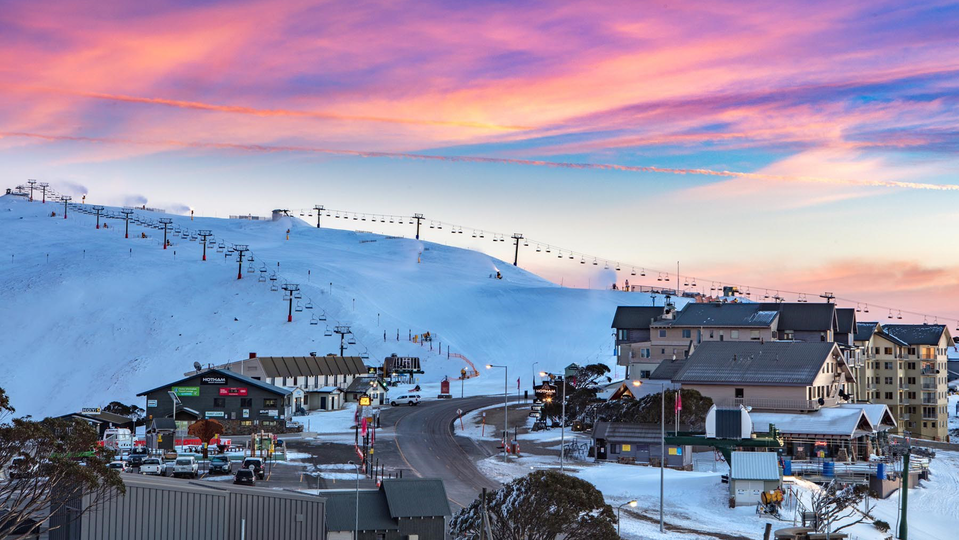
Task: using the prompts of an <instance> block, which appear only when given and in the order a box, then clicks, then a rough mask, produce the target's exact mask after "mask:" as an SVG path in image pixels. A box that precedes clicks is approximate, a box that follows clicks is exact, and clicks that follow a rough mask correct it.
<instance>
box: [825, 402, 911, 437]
mask: <svg viewBox="0 0 959 540" xmlns="http://www.w3.org/2000/svg"><path fill="white" fill-rule="evenodd" d="M839 407H840V408H846V409H862V412H864V413H866V418H868V419H869V423H870V424H872V425H873V427H874V428H876V430H877V431H885V430H886V429H890V428H894V427H896V425H897V424H896V418H895V417H894V416H893V415H892V413H891V412H890V411H889V406H887V405H885V404H883V403H843V404H841V405H839Z"/></svg>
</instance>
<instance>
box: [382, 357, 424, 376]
mask: <svg viewBox="0 0 959 540" xmlns="http://www.w3.org/2000/svg"><path fill="white" fill-rule="evenodd" d="M422 374H423V369H422V368H421V367H420V358H419V357H418V356H397V355H396V353H393V354H391V355H389V356H387V357H386V358H385V359H384V360H383V378H384V379H389V380H391V381H401V380H406V381H409V382H410V383H412V382H413V376H414V375H422Z"/></svg>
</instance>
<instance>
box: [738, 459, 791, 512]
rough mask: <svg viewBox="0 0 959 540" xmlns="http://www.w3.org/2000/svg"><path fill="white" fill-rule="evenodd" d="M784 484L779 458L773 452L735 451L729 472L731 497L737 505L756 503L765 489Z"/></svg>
mask: <svg viewBox="0 0 959 540" xmlns="http://www.w3.org/2000/svg"><path fill="white" fill-rule="evenodd" d="M781 484H782V471H781V470H780V468H779V459H778V456H777V455H776V454H774V453H773V452H733V453H732V463H731V464H730V472H729V497H730V498H731V499H735V502H736V506H742V505H751V504H756V503H758V502H759V500H760V496H761V495H762V492H763V491H773V490H775V489H776V488H778V487H779V486H780V485H781Z"/></svg>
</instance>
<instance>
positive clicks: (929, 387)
mask: <svg viewBox="0 0 959 540" xmlns="http://www.w3.org/2000/svg"><path fill="white" fill-rule="evenodd" d="M937 388H939V387H938V386H937V385H936V384H932V383H922V389H923V390H936V389H937Z"/></svg>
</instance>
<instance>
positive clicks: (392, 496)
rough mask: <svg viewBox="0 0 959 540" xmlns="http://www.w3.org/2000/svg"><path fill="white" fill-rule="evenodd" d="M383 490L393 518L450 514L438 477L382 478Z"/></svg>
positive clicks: (448, 504) (444, 490)
mask: <svg viewBox="0 0 959 540" xmlns="http://www.w3.org/2000/svg"><path fill="white" fill-rule="evenodd" d="M383 492H384V493H386V502H387V504H389V507H390V515H391V516H393V517H394V518H414V517H439V516H451V515H453V512H451V511H450V502H449V500H447V498H446V488H445V487H444V486H443V481H442V480H440V479H439V478H396V479H390V480H383Z"/></svg>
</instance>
